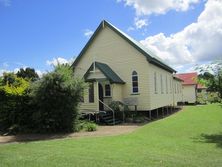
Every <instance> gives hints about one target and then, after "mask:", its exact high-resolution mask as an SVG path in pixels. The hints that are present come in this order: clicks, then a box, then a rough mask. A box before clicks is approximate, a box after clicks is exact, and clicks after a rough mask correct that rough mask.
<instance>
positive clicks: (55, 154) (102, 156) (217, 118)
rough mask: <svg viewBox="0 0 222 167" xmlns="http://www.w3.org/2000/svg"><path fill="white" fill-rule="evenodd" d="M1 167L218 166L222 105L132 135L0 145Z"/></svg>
mask: <svg viewBox="0 0 222 167" xmlns="http://www.w3.org/2000/svg"><path fill="white" fill-rule="evenodd" d="M0 166H3V167H4V166H13V167H15V166H27V167H35V166H39V167H40V166H47V167H48V166H49V167H50V166H61V167H65V166H79V167H91V166H93V167H99V166H101V167H105V166H116V167H124V166H133V167H135V166H144V167H148V166H158V167H159V166H169V167H173V166H175V167H180V166H186V167H187V166H189V167H192V166H201V167H203V166H204V167H207V166H209V167H214V166H218V167H221V166H222V105H220V104H210V105H206V106H187V107H185V108H184V109H183V110H182V111H180V112H178V113H176V114H174V115H172V116H170V117H167V118H165V119H161V120H159V121H155V122H152V123H149V124H147V125H145V126H143V127H141V128H139V129H138V130H136V131H135V132H133V133H130V134H125V135H119V136H112V137H86V138H79V139H61V140H51V141H38V142H29V143H20V144H6V145H0Z"/></svg>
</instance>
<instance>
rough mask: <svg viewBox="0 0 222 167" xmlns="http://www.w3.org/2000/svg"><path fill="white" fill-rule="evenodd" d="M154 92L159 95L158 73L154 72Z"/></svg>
mask: <svg viewBox="0 0 222 167" xmlns="http://www.w3.org/2000/svg"><path fill="white" fill-rule="evenodd" d="M154 92H155V93H157V78H156V72H154Z"/></svg>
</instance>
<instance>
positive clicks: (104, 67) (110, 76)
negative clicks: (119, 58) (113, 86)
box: [84, 62, 125, 84]
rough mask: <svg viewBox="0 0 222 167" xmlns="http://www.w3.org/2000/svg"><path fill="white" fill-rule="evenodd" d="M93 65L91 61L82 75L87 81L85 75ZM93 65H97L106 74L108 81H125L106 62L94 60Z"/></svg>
mask: <svg viewBox="0 0 222 167" xmlns="http://www.w3.org/2000/svg"><path fill="white" fill-rule="evenodd" d="M93 66H94V63H92V65H91V66H90V67H89V69H88V70H87V72H86V73H85V75H84V79H85V80H86V81H89V80H87V77H88V75H89V73H90V71H92V70H93ZM95 67H97V68H98V69H99V70H100V71H101V72H102V73H103V74H104V75H105V76H106V78H107V79H108V80H109V82H110V83H118V84H124V83H125V82H124V81H123V80H122V79H121V78H120V77H119V76H118V75H117V74H116V73H115V72H114V71H113V70H112V69H111V68H110V67H109V66H108V65H107V64H104V63H100V62H95Z"/></svg>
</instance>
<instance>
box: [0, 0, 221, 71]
mask: <svg viewBox="0 0 222 167" xmlns="http://www.w3.org/2000/svg"><path fill="white" fill-rule="evenodd" d="M164 1H165V2H166V3H165V4H164V3H163V4H161V5H160V3H162V2H164ZM170 1H173V0H162V1H159V2H158V1H157V0H156V1H154V0H94V1H91V0H81V1H73V0H65V1H61V0H47V1H46V0H32V1H30V0H22V1H21V0H0V70H1V71H13V70H15V69H16V68H20V67H32V68H35V69H36V70H40V71H45V70H50V69H51V66H50V65H49V64H52V63H53V62H52V60H53V59H56V58H60V59H62V60H63V59H64V60H67V61H69V60H70V59H72V58H74V57H75V56H77V55H78V53H79V52H80V51H81V49H82V48H83V47H84V45H85V44H86V42H87V41H88V39H89V36H90V35H91V33H92V32H93V31H94V30H95V29H96V28H97V26H98V25H99V23H100V22H101V21H102V20H103V19H105V20H107V21H109V22H110V23H112V24H113V25H115V26H116V27H118V28H119V29H121V30H122V31H124V32H126V33H127V34H129V35H130V36H132V37H133V38H135V39H136V40H138V41H141V42H142V43H143V44H144V45H145V46H147V47H150V49H151V50H152V51H154V52H156V54H157V55H159V54H160V57H161V58H162V59H163V60H164V61H166V62H167V63H168V64H170V65H172V66H173V67H175V68H177V70H178V71H181V72H182V71H185V69H187V68H190V67H191V66H193V65H194V64H198V63H202V62H208V61H211V59H209V57H210V56H209V57H207V56H205V57H202V58H200V59H196V58H195V56H193V55H197V57H198V54H199V55H200V54H201V55H204V54H205V52H206V51H205V52H204V51H201V53H199V52H200V50H201V49H198V48H200V46H196V45H197V43H198V42H196V43H193V41H192V40H190V39H191V38H193V37H194V38H199V35H198V34H190V32H193V31H198V32H202V31H205V30H201V28H199V27H200V26H199V27H198V26H196V27H194V28H193V29H192V24H193V23H197V24H198V23H199V20H200V19H199V20H198V18H199V17H200V15H201V14H202V13H204V12H205V11H207V7H208V6H210V7H208V8H209V10H210V11H211V10H213V9H211V8H213V7H212V2H213V0H212V2H211V1H210V2H208V1H201V0H199V1H198V0H187V2H188V1H190V2H188V4H187V2H186V1H184V2H182V3H181V4H179V3H178V4H176V5H175V3H174V4H173V3H170ZM156 2H158V4H157V3H156ZM150 3H152V4H150ZM210 3H211V4H210ZM208 4H209V5H208ZM152 5H153V7H152V8H150V6H152ZM158 5H159V6H158ZM187 5H188V6H187ZM207 5H208V6H207ZM221 6H222V5H221ZM214 10H215V9H214ZM218 10H219V9H218ZM218 12H219V11H218ZM205 13H207V12H205ZM208 13H209V12H208ZM205 15H207V14H205ZM206 18H207V17H206V16H204V19H205V20H206ZM204 19H202V20H204ZM212 24H215V23H212ZM218 26H219V28H221V24H219V25H218ZM187 27H188V28H187ZM190 27H191V28H190ZM186 28H187V29H189V31H188V30H187V31H185V30H184V29H186ZM198 28H199V29H200V30H199V29H198ZM190 29H192V30H190ZM217 30H218V29H217ZM215 31H216V30H215ZM86 32H88V35H89V36H87V35H86ZM215 33H217V32H215ZM219 33H220V32H219ZM184 34H185V35H184ZM200 34H201V33H200ZM214 35H215V34H214ZM181 36H183V37H181ZM184 36H186V37H184ZM195 36H197V37H195ZM215 36H218V34H216V35H215ZM204 38H208V37H205V36H203V39H204ZM221 39H222V38H221V34H219V39H218V38H217V39H215V40H217V41H216V42H217V43H218V42H219V41H220V40H221ZM195 40H197V41H200V39H195ZM175 41H179V42H175ZM184 41H192V42H190V43H189V44H187V43H186V42H184ZM209 42H210V44H211V41H209ZM191 44H192V45H191ZM183 45H184V46H185V48H188V50H189V52H190V54H191V55H190V54H187V55H186V50H184V49H183V48H182V49H180V48H178V47H180V46H183ZM193 46H196V48H197V49H198V51H197V50H196V49H195V48H193ZM203 47H204V46H203ZM218 47H219V46H218ZM169 48H170V49H169ZM213 49H214V50H215V48H213ZM216 49H219V51H221V50H220V48H216ZM180 50H182V51H181V52H184V54H185V55H182V53H179V52H180ZM219 51H218V52H219ZM202 52H204V53H202ZM208 52H209V51H208ZM178 53H179V54H178ZM177 54H178V55H180V54H181V55H180V56H178V55H177ZM206 54H207V55H210V54H211V52H210V53H206ZM212 54H214V56H211V57H214V58H215V59H216V58H218V53H212ZM164 56H165V57H164ZM177 56H178V58H176V57H177ZM189 56H191V57H192V56H193V57H194V60H192V61H191V60H190V62H189V59H190V57H189ZM181 57H182V58H184V61H182V59H181ZM186 57H188V58H187V59H188V60H186ZM193 57H192V58H193ZM200 57H201V56H200ZM180 59H181V63H180V62H179V61H180ZM47 62H48V63H47ZM184 65H187V66H186V67H185V66H184Z"/></svg>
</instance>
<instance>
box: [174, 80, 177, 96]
mask: <svg viewBox="0 0 222 167" xmlns="http://www.w3.org/2000/svg"><path fill="white" fill-rule="evenodd" d="M174 86H175V88H174V89H175V94H176V93H177V84H176V83H174Z"/></svg>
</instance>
